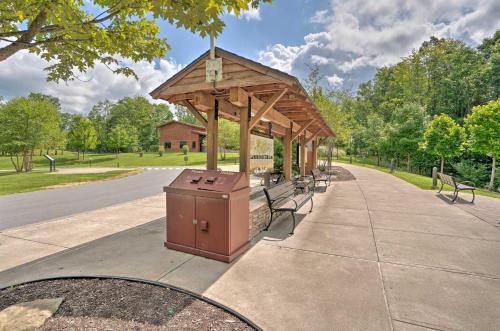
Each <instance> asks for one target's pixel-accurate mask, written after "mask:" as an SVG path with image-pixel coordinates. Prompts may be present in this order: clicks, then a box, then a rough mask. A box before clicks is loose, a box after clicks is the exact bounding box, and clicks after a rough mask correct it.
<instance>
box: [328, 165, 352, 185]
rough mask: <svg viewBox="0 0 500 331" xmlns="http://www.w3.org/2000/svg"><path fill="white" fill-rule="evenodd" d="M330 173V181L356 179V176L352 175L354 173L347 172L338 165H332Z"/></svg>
mask: <svg viewBox="0 0 500 331" xmlns="http://www.w3.org/2000/svg"><path fill="white" fill-rule="evenodd" d="M330 173H331V174H332V175H333V176H332V182H345V181H349V180H355V179H356V177H354V175H353V174H352V173H351V172H349V170H347V169H344V168H342V167H339V166H332V167H331V170H330Z"/></svg>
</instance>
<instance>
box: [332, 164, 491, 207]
mask: <svg viewBox="0 0 500 331" xmlns="http://www.w3.org/2000/svg"><path fill="white" fill-rule="evenodd" d="M332 161H333V162H340V163H349V157H345V156H343V157H340V158H339V159H338V160H337V159H336V158H335V157H334V158H333V160H332ZM367 162H372V160H367ZM352 164H355V165H359V166H363V167H367V168H371V169H375V170H379V171H383V172H385V173H388V174H391V172H390V169H389V168H386V167H380V166H377V165H374V164H371V163H366V162H364V161H363V159H357V158H354V157H353V159H352ZM391 175H393V176H396V177H398V178H401V179H402V180H404V181H406V182H408V183H411V184H413V185H415V186H418V187H420V188H421V189H424V190H432V178H431V177H427V176H422V175H417V174H414V173H410V172H406V171H401V170H395V171H394V172H393V173H392V174H391ZM439 187H441V182H439V180H438V188H439ZM443 190H445V191H453V189H452V188H451V186H448V185H445V186H444V188H443ZM460 193H466V194H469V192H467V191H463V192H460ZM476 194H477V195H484V196H487V197H491V198H496V199H500V194H499V193H495V192H488V191H484V190H479V189H477V190H476Z"/></svg>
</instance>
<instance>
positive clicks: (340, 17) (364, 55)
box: [259, 0, 500, 88]
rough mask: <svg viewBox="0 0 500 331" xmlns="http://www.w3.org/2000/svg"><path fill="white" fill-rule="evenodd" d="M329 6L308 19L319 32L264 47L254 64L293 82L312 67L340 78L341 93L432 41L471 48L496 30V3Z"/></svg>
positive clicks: (350, 1) (351, 0)
mask: <svg viewBox="0 0 500 331" xmlns="http://www.w3.org/2000/svg"><path fill="white" fill-rule="evenodd" d="M330 4H331V6H330V8H329V9H327V10H320V11H317V12H316V13H315V14H314V15H313V17H312V18H311V19H310V21H311V22H315V23H321V24H323V26H324V31H323V32H320V33H314V34H308V35H306V36H305V37H304V43H302V44H299V45H283V44H276V45H269V46H268V47H267V48H266V49H265V50H263V51H261V52H260V53H259V60H260V61H262V62H264V63H265V64H267V65H270V66H273V67H275V68H277V69H281V70H284V71H287V72H289V73H292V74H294V75H297V76H299V77H304V76H305V75H306V74H307V71H308V69H307V66H306V64H311V63H312V64H317V65H318V66H320V68H321V70H322V72H323V73H325V75H326V76H329V77H339V78H342V79H343V87H348V88H351V87H356V86H357V85H358V84H359V83H361V82H363V81H366V80H367V79H369V78H371V76H372V74H373V73H374V71H375V69H376V68H379V67H381V66H386V65H391V64H394V63H396V62H398V61H399V60H400V59H401V58H402V57H404V56H407V55H408V54H409V53H410V52H411V50H412V49H415V48H418V47H419V46H420V45H421V43H422V42H423V41H425V40H428V39H429V38H430V37H431V36H433V35H434V36H437V37H452V38H458V39H461V40H464V41H465V42H466V43H468V44H470V45H477V44H478V43H480V42H481V41H482V39H484V38H485V37H488V36H491V35H492V34H493V33H494V32H495V31H496V30H498V29H500V20H499V19H498V17H500V1H498V0H479V1H469V0H453V1H449V0H384V1H364V0H332V1H331V2H330ZM331 79H333V78H331ZM335 81H336V82H338V80H335ZM330 83H331V82H330ZM332 85H333V84H332Z"/></svg>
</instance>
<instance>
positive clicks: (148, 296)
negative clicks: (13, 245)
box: [0, 279, 254, 331]
mask: <svg viewBox="0 0 500 331" xmlns="http://www.w3.org/2000/svg"><path fill="white" fill-rule="evenodd" d="M55 297H62V298H64V301H63V303H62V304H61V306H60V307H59V309H58V310H57V312H56V313H55V314H54V315H53V316H52V317H51V318H49V319H48V320H47V321H46V323H45V324H44V325H43V326H42V327H41V328H40V330H82V329H85V330H151V331H153V330H254V329H253V328H252V327H250V326H249V325H247V324H246V323H245V322H243V321H242V320H240V319H238V318H237V317H236V316H234V315H231V314H229V313H228V312H226V311H224V310H222V309H220V308H218V307H215V306H213V305H211V304H208V303H206V302H204V301H201V300H198V299H196V298H194V297H191V296H189V295H187V294H184V293H181V292H178V291H175V290H171V289H167V288H163V287H160V286H155V285H151V284H143V283H138V282H133V281H127V280H117V279H64V280H50V281H41V282H36V283H31V284H26V285H20V286H16V287H11V288H8V289H5V290H2V291H0V310H3V309H5V308H7V307H8V306H11V305H13V304H17V303H21V302H26V301H32V300H35V299H46V298H55Z"/></svg>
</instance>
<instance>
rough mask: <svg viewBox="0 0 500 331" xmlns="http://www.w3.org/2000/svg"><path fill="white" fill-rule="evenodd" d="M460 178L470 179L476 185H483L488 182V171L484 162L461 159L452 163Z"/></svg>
mask: <svg viewBox="0 0 500 331" xmlns="http://www.w3.org/2000/svg"><path fill="white" fill-rule="evenodd" d="M453 167H454V168H455V170H456V171H457V174H458V176H457V177H459V179H460V180H470V181H472V182H474V183H475V184H476V186H479V187H483V186H485V185H486V184H487V183H488V179H489V171H488V169H487V167H486V165H485V164H481V163H477V162H474V161H471V160H463V161H461V162H460V163H456V164H455V165H453Z"/></svg>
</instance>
